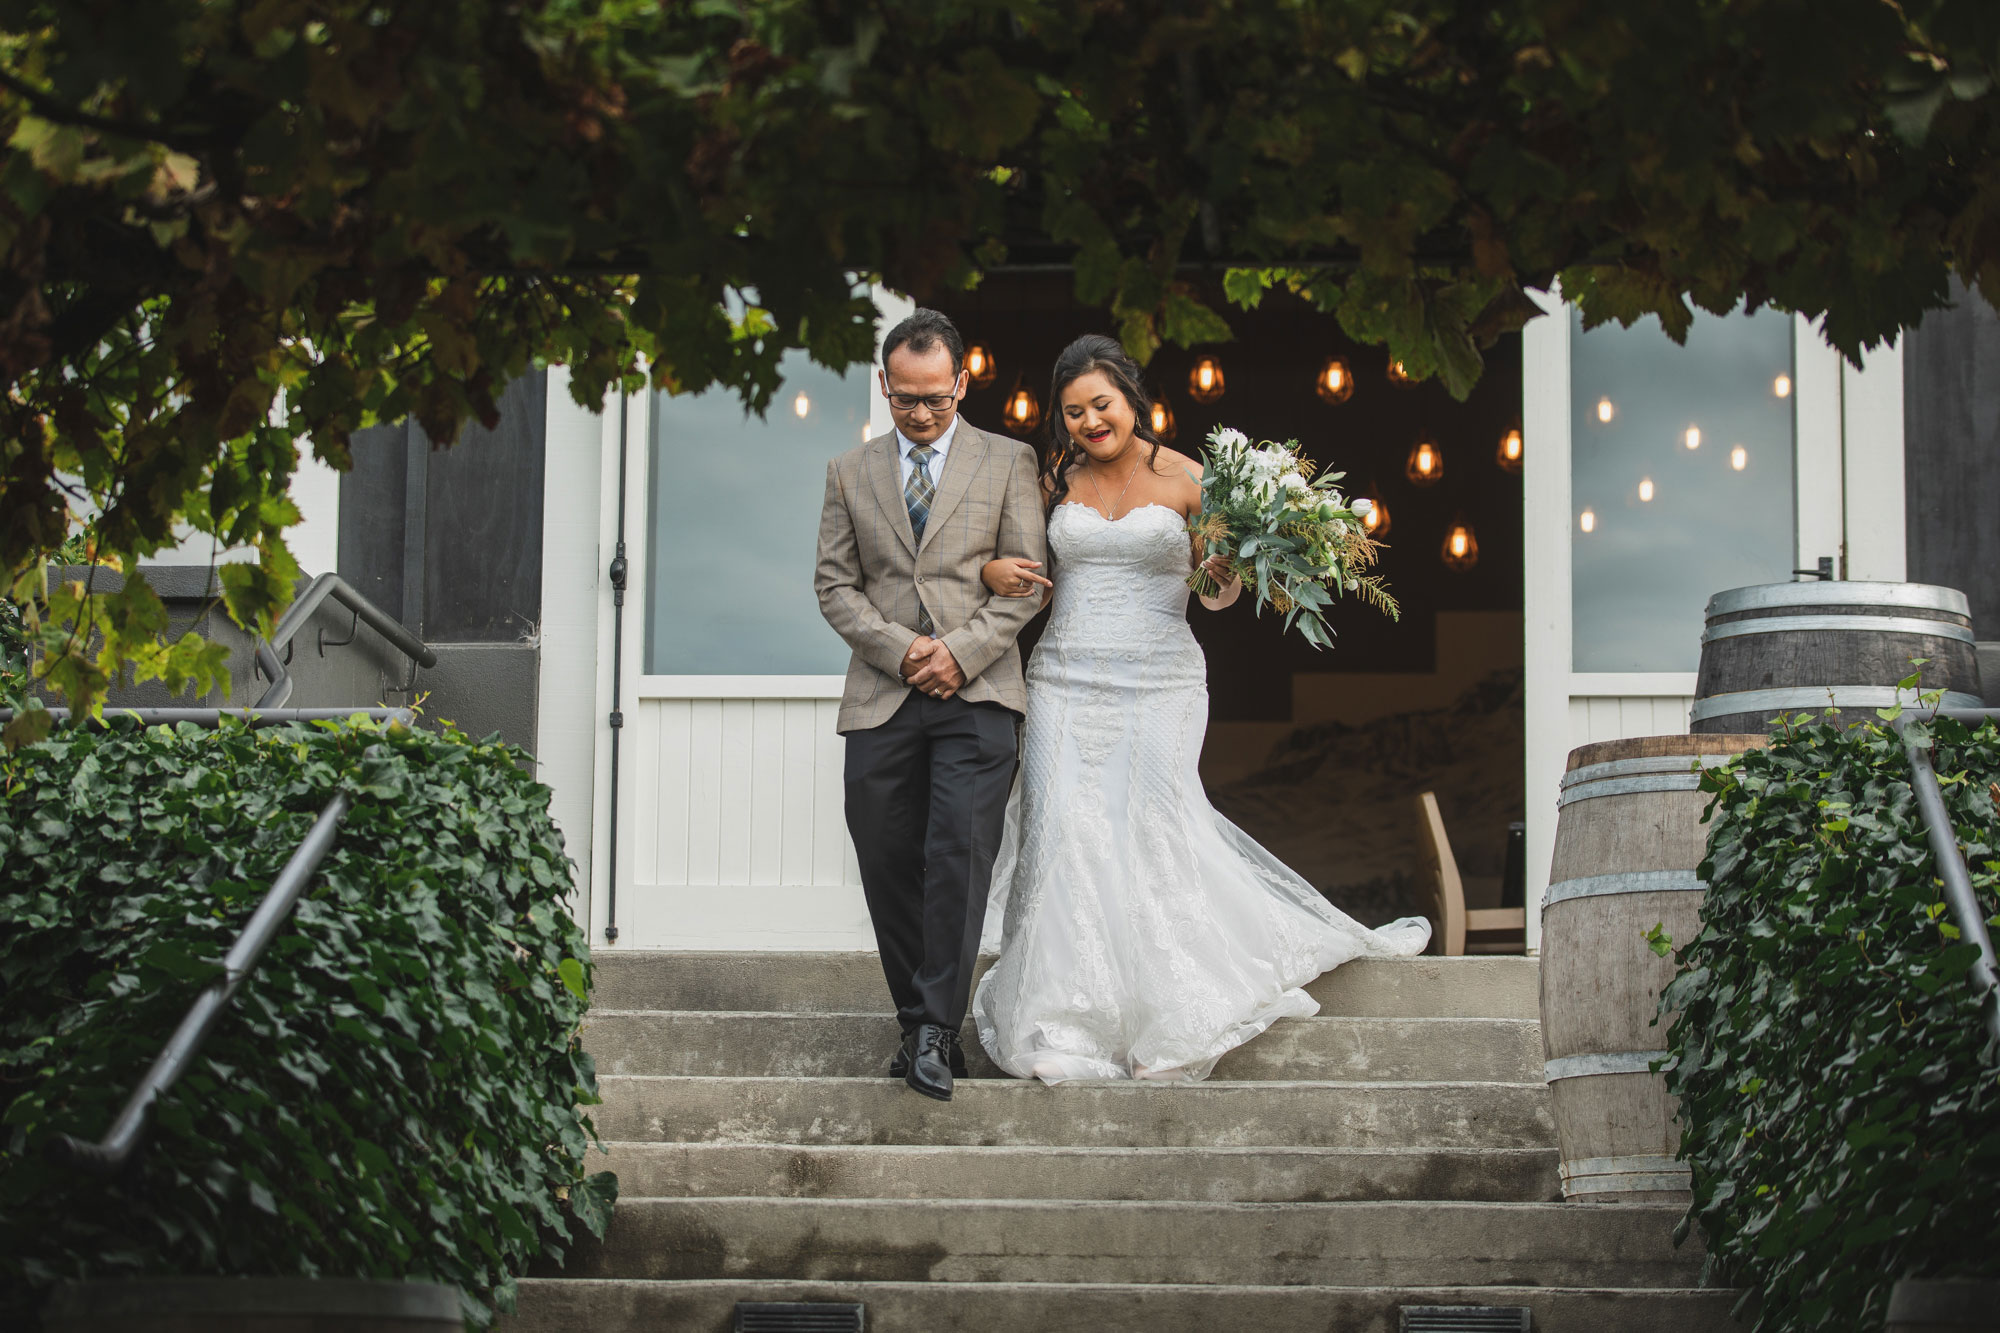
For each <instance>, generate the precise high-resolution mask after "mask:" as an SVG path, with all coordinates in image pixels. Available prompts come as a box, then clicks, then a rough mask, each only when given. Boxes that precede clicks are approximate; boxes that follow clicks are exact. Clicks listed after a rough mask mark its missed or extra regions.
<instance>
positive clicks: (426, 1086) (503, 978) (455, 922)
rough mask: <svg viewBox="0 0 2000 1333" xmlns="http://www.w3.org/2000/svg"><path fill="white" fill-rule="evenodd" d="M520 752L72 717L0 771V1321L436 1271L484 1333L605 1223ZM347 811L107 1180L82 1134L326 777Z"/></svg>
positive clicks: (256, 888)
mask: <svg viewBox="0 0 2000 1333" xmlns="http://www.w3.org/2000/svg"><path fill="white" fill-rule="evenodd" d="M520 757H521V756H520V755H519V753H518V752H517V751H514V750H511V749H509V748H508V747H506V746H504V745H499V744H471V743H468V742H467V741H466V739H465V738H464V737H463V736H459V735H457V734H455V733H449V734H447V735H445V736H442V737H440V736H436V735H431V734H429V733H426V732H422V731H415V730H411V729H409V728H407V727H401V726H392V727H387V728H382V727H376V726H372V725H368V724H365V723H354V724H348V725H342V726H331V725H323V726H318V727H314V728H305V727H287V728H282V729H271V730H263V731H254V732H253V731H250V730H247V729H245V728H244V727H242V726H241V725H236V724H232V725H228V726H226V727H225V728H224V729H223V730H221V731H219V732H217V731H201V730H197V729H195V728H193V727H188V726H183V727H181V728H179V729H177V730H175V729H168V728H165V727H155V728H152V729H150V730H147V729H141V728H139V727H138V726H137V724H136V723H135V722H132V721H130V720H129V719H128V720H118V721H114V722H113V724H112V725H111V727H110V729H109V730H100V731H79V730H66V731H61V732H58V733H57V734H56V735H55V736H53V737H52V738H50V739H49V740H47V741H44V742H41V743H39V744H35V745H31V746H26V747H23V748H22V749H20V750H18V751H16V752H15V753H14V754H12V755H8V756H5V757H0V789H4V792H5V800H4V803H0V1108H4V1113H0V1127H4V1134H5V1137H4V1141H0V1323H6V1322H9V1320H10V1318H18V1317H20V1316H22V1315H23V1314H24V1313H25V1312H26V1311H27V1310H28V1309H30V1308H32V1307H33V1306H34V1305H35V1304H37V1303H38V1302H39V1300H40V1298H41V1294H42V1292H43V1291H44V1289H45V1288H46V1287H47V1286H48V1285H49V1284H50V1283H52V1282H53V1281H55V1280H58V1279H60V1278H64V1277H72V1276H85V1275H94V1276H105V1275H113V1276H115V1275H118V1274H125V1273H132V1274H137V1273H219V1274H303V1275H327V1276H356V1277H411V1278H427V1279H434V1280H438V1281H444V1282H450V1283H455V1284H457V1285H458V1286H459V1287H460V1288H462V1289H463V1290H464V1292H465V1293H466V1313H467V1315H468V1317H469V1318H470V1319H472V1320H473V1321H474V1322H475V1323H476V1324H483V1323H485V1322H486V1321H487V1320H488V1319H489V1318H490V1316H491V1311H492V1309H493V1308H494V1307H498V1308H501V1309H505V1308H509V1307H510V1306H511V1302H512V1296H513V1283H514V1275H515V1274H518V1273H520V1272H522V1271H523V1270H524V1269H525V1268H526V1266H527V1264H528V1262H529V1260H530V1259H531V1258H533V1257H534V1256H536V1255H537V1254H549V1255H551V1256H553V1257H556V1258H560V1256H561V1252H562V1247H563V1246H564V1245H565V1244H566V1243H567V1242H568V1241H569V1240H570V1239H571V1238H572V1237H573V1236H574V1234H575V1231H576V1228H577V1227H578V1226H579V1225H581V1226H582V1227H583V1228H584V1229H585V1230H588V1231H590V1232H592V1233H595V1234H600V1235H601V1234H602V1232H603V1227H604V1223H605V1220H606V1218H607V1216H608V1214H609V1211H610V1206H611V1203H612V1200H613V1199H614V1198H615V1196H616V1191H617V1182H616V1180H615V1178H614V1177H612V1176H610V1175H609V1173H600V1174H598V1175H594V1176H589V1177H586V1176H585V1174H584V1165H585V1160H584V1159H585V1154H586V1152H587V1151H588V1150H589V1148H590V1145H591V1143H592V1142H593V1141H594V1139H595V1131H594V1130H593V1129H592V1127H591V1125H590V1122H589V1121H588V1120H587V1119H585V1118H583V1117H582V1116H580V1115H579V1113H578V1111H577V1109H576V1108H577V1105H578V1104H579V1103H586V1104H588V1103H592V1102H595V1101H596V1100H597V1098H596V1091H595V1089H596V1080H595V1077H594V1074H593V1072H592V1068H591V1063H590V1059H589V1057H588V1056H587V1055H585V1054H584V1053H583V1051H582V1050H581V1048H580V1047H579V1045H578V1042H577V1036H576V1034H577V1028H578V1023H579V1020H580V1019H581V1017H582V1014H583V1011H584V1009H585V1006H586V986H587V984H588V979H589V975H590V965H589V961H588V951H587V949H586V945H585V941H584V936H583V934H582V932H581V931H580V930H579V929H578V928H577V927H576V925H575V924H574V923H573V922H572V921H571V919H570V917H569V915H568V913H567V912H566V911H565V910H564V908H563V903H562V899H563V896H564V894H565V892H566V891H567V889H568V885H569V867H568V863H567V862H566V861H565V859H564V856H563V851H562V839H561V835H560V834H559V833H558V831H557V830H556V828H555V826H554V824H553V823H552V822H551V821H550V818H549V813H548V791H547V789H546V788H544V787H541V786H539V785H538V784H536V783H535V782H534V781H533V780H531V779H530V778H528V777H527V776H526V775H525V774H524V772H523V770H522V769H521V768H520V767H519V766H518V764H517V761H518V760H519V758H520ZM342 789H345V790H346V791H348V792H350V793H352V794H353V796H354V797H355V800H356V804H355V807H354V810H353V812H352V813H351V814H350V815H349V816H348V818H347V821H346V823H345V825H344V826H343V827H342V829H341V831H340V834H339V836H338V838H337V839H336V841H335V843H334V846H333V850H332V852H331V853H330V854H329V855H328V857H327V859H326V860H325V862H324V863H323V864H322V866H321V868H320V872H319V875H318V876H317V878H316V879H315V881H314V887H313V888H312V889H310V890H309V892H308V894H307V896H306V897H305V898H304V899H303V900H302V901H301V902H300V903H299V905H298V909H297V912H296V914H295V916H294V917H293V919H292V921H291V922H290V924H289V925H288V926H287V927H286V928H285V930H284V932H283V933H282V934H281V935H280V936H279V937H278V938H277V939H276V940H275V941H274V942H273V944H272V946H271V948H270V949H269V951H267V952H266V953H265V955H264V958H263V961H262V962H261V964H260V965H259V967H258V968H257V969H256V970H255V972H254V973H253V974H252V977H251V979H250V980H249V981H248V982H246V983H245V985H244V986H243V988H242V989H241V990H240V991H239V992H238V993H237V996H236V999H235V1002H234V1004H233V1006H232V1009H231V1011H230V1013H229V1015H228V1016H227V1017H225V1019H224V1020H223V1022H222V1023H221V1024H220V1026H219V1027H218V1028H217V1029H216V1031H215V1033H214V1035H213V1036H212V1038H211V1039H210V1041H209V1044H208V1046H207V1048H206V1051H205V1053H204V1055H203V1056H202V1057H201V1058H200V1059H198V1060H197V1061H196V1062H195V1064H194V1065H193V1066H192V1067H191V1068H190V1070H189V1071H188V1073H187V1074H186V1075H185V1076H184V1077H183V1078H182V1080H181V1081H180V1083H179V1084H178V1085H177V1086H176V1087H175V1088H174V1089H173V1090H172V1091H171V1092H169V1093H168V1095H167V1096H166V1097H165V1098H164V1099H163V1100H162V1101H161V1102H160V1103H159V1104H158V1106H157V1108H156V1113H155V1116H154V1119H153V1127H152V1131H151V1135H150V1138H149V1140H148V1142H147V1143H146V1144H145V1145H144V1146H143V1147H142V1148H141V1149H140V1152H139V1154H138V1156H137V1158H136V1160H135V1162H134V1164H133V1166H132V1168H131V1169H130V1170H129V1171H128V1172H127V1173H126V1174H125V1175H124V1176H122V1177H121V1178H120V1179H118V1180H117V1181H115V1182H105V1181H100V1180H97V1179H94V1178H91V1177H88V1176H81V1175H78V1174H76V1173H74V1172H72V1171H70V1170H67V1169H65V1168H63V1167H60V1166H57V1165H55V1164H53V1163H50V1162H48V1161H46V1160H45V1159H44V1157H43V1155H42V1151H43V1146H44V1144H45V1143H46V1142H47V1140H48V1139H49V1138H50V1137H51V1136H52V1135H54V1134H55V1133H58V1132H64V1131H67V1132H73V1133H78V1134H80V1135H82V1136H85V1137H96V1136H98V1135H100V1134H101V1133H103V1132H104V1130H105V1129H106V1128H107V1127H108V1126H109V1124H110V1122H111V1119H112V1117H113V1116H114V1115H115V1114H116V1113H117V1110H118V1107H119V1105H120V1104H121V1103H122V1101H123V1099H124V1098H125V1096H126V1095H127V1093H128V1092H129V1091H130V1089H131V1088H132V1087H133V1085H134V1083H135V1082H136V1080H137V1079H138V1078H139V1076H140V1074H141V1073H142V1072H143V1071H144V1070H145V1068H146V1067H147V1066H148V1065H149V1064H150V1062H151V1061H152V1059H153V1057H154V1056H155V1055H156V1054H157V1053H158V1051H159V1049H160V1047H161V1044H162V1043H163V1041H164V1040H165V1039H166V1037H167V1035H168V1033H169V1032H171V1031H172V1029H173V1028H174V1026H175V1025H176V1024H177V1023H178V1022H179V1020H180V1018H181V1016H182V1015H183V1013H184V1012H185V1011H186V1009H187V1006H188V1004H189V1002H190V1001H191V1000H192V999H193V998H194V996H195V994H196V993H197V991H198V990H199V989H200V987H201V986H202V985H203V984H205V983H206V982H207V981H208V980H209V979H210V978H212V977H213V976H214V975H215V974H216V971H217V966H216V964H217V961H218V960H219V959H220V958H221V957H222V955H223V954H224V952H225V951H226V950H227V949H228V947H229V945H230V944H231V943H232V942H233V941H234V939H235V938H236V936H237V934H238V933H239V931H240V930H241V928H242V926H243V924H244V922H245V921H246V920H247V919H248V917H249V914H250V912H251V910H252V909H253V908H254V907H255V906H256V904H257V902H258V900H259V899H260V898H261V897H262V895H263V893H264V891H265V890H266V889H267V888H268V887H269V885H270V882H271V880H272V879H273V877H274V876H275V875H276V873H277V871H278V869H279V868H280V867H281V866H282V865H283V864H284V862H285V860H286V859H287V857H288V856H289V855H290V854H291V852H292V850H293V849H294V848H295V847H296V846H297V844H298V842H299V840H300V839H301V837H303V835H304V834H305V832H306V830H307V829H308V828H309V827H310V826H311V824H312V822H313V820H314V819H315V817H316V816H317V815H318V813H319V811H320V810H321V808H322V807H323V806H324V805H325V804H326V802H327V801H328V799H329V798H330V797H331V796H332V795H333V794H334V793H335V792H336V791H338V790H342Z"/></svg>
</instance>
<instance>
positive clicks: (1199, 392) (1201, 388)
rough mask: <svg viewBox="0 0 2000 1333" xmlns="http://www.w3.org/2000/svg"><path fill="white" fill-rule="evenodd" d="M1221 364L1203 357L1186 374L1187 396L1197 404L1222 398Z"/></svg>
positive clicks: (1208, 357)
mask: <svg viewBox="0 0 2000 1333" xmlns="http://www.w3.org/2000/svg"><path fill="white" fill-rule="evenodd" d="M1222 389H1223V383H1222V363H1221V362H1220V361H1217V360H1216V359H1215V358H1214V357H1212V356H1205V357H1203V358H1202V359H1201V360H1199V361H1197V362H1195V363H1194V369H1192V370H1190V371H1189V372H1188V396H1189V397H1191V398H1193V399H1194V400H1195V401H1196V402H1197V403H1212V402H1214V401H1215V400H1216V399H1218V398H1220V397H1222Z"/></svg>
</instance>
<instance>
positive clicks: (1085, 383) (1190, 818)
mask: <svg viewBox="0 0 2000 1333" xmlns="http://www.w3.org/2000/svg"><path fill="white" fill-rule="evenodd" d="M1050 401H1051V402H1052V403H1055V404H1056V405H1057V406H1058V411H1057V412H1055V413H1054V414H1052V420H1051V422H1050V427H1049V434H1050V437H1051V438H1050V440H1049V444H1048V449H1047V452H1046V455H1045V457H1044V460H1043V464H1042V489H1043V494H1044V498H1045V499H1046V500H1047V502H1048V513H1049V550H1050V553H1051V557H1050V558H1051V561H1052V562H1053V563H1052V566H1051V572H1052V573H1054V574H1055V575H1056V576H1057V577H1056V579H1055V580H1054V581H1053V582H1052V581H1051V580H1050V579H1047V578H1044V577H1042V575H1040V574H1038V573H1036V572H1035V571H1036V570H1037V569H1039V568H1040V566H1039V565H1037V564H1035V563H1034V562H1032V561H1027V560H1021V559H1017V558H1002V559H999V560H995V561H993V562H991V563H990V564H988V565H987V566H986V568H985V570H984V572H983V574H982V577H983V578H984V580H985V582H986V584H987V586H988V587H989V588H991V589H992V590H993V591H994V592H996V593H999V594H1000V595H1003V596H1009V597H1026V596H1031V595H1035V594H1037V593H1041V595H1044V596H1047V595H1049V594H1048V593H1047V592H1044V591H1043V590H1044V589H1052V590H1053V596H1054V609H1053V610H1052V612H1051V613H1050V616H1049V623H1048V628H1047V629H1046V630H1045V631H1044V633H1043V635H1042V639H1041V642H1040V644H1039V645H1037V647H1036V649H1035V653H1034V657H1033V660H1032V661H1031V662H1030V664H1029V667H1028V716H1027V729H1026V740H1025V749H1024V757H1023V766H1022V770H1021V781H1020V783H1019V785H1018V786H1017V788H1016V791H1015V799H1014V803H1013V804H1012V805H1011V806H1010V807H1009V810H1008V815H1007V831H1006V834H1005V836H1004V838H1003V841H1002V846H1001V852H1000V857H999V860H998V862H997V863H996V864H995V866H994V870H993V900H992V903H991V905H990V906H989V908H988V912H987V918H986V919H987V923H988V929H989V931H990V930H992V929H993V927H994V923H996V922H999V923H1004V924H1002V926H1001V942H1000V957H999V960H998V961H997V962H996V963H995V964H994V965H993V967H992V969H991V970H990V971H989V972H988V973H987V974H986V976H985V978H984V980H982V981H981V982H980V985H979V990H978V993H977V995H976V996H975V997H974V999H973V1005H972V1007H973V1014H974V1017H975V1019H976V1021H977V1022H978V1025H979V1040H980V1042H981V1044H982V1045H983V1046H984V1047H985V1048H986V1051H987V1054H989V1055H991V1056H992V1057H993V1059H994V1061H995V1062H996V1063H998V1064H999V1065H1000V1067H1001V1068H1003V1069H1005V1070H1007V1071H1008V1072H1009V1073H1011V1074H1013V1075H1015V1076H1016V1077H1020V1078H1027V1077H1031V1076H1032V1077H1035V1078H1039V1079H1042V1080H1044V1081H1045V1082H1049V1083H1059V1082H1062V1081H1064V1080H1066V1079H1122V1078H1142V1079H1155V1080H1160V1081H1166V1082H1192V1081H1194V1080H1197V1079H1201V1078H1205V1077H1206V1076H1207V1075H1208V1073H1209V1071H1210V1070H1211V1069H1213V1068H1214V1067H1215V1062H1216V1060H1217V1059H1218V1058H1220V1057H1221V1056H1222V1055H1223V1053H1224V1052H1226V1051H1228V1050H1230V1049H1232V1048H1233V1047H1236V1046H1240V1045H1241V1044H1243V1043H1244V1042H1246V1041H1248V1040H1250V1039H1251V1038H1252V1037H1254V1036H1256V1035H1257V1034H1258V1033H1260V1032H1262V1031H1263V1030H1264V1029H1265V1028H1268V1027H1269V1026H1271V1024H1273V1023H1275V1022H1276V1021H1277V1020H1279V1019H1280V1018H1288V1017H1303V1016H1306V1015H1310V1014H1314V1013H1317V1012H1318V1011H1319V1003H1318V1001H1316V1000H1314V999H1313V998H1312V997H1311V996H1309V995H1307V994H1306V992H1305V990H1304V989H1303V987H1304V986H1305V984H1306V983H1307V982H1309V981H1311V980H1312V979H1313V978H1314V977H1316V976H1318V975H1319V974H1320V973H1322V972H1325V971H1327V970H1329V969H1331V968H1334V967H1338V966H1339V965H1340V964H1342V963H1344V962H1346V961H1348V960H1349V959H1351V958H1357V957H1363V956H1367V957H1401V956H1406V955H1411V954H1417V953H1421V952H1422V951H1423V948H1424V946H1425V944H1426V943H1427V942H1428V941H1429V939H1430V923H1429V922H1427V921H1425V920H1423V919H1422V918H1420V917H1405V918H1403V919H1401V920H1398V921H1394V922H1391V923H1390V924H1389V925H1387V926H1384V927H1383V928H1382V929H1380V930H1369V929H1368V928H1367V927H1365V926H1363V925H1361V924H1360V923H1358V922H1356V921H1355V920H1354V919H1353V918H1351V917H1349V916H1347V915H1346V914H1345V913H1343V912H1341V911H1340V910H1339V909H1337V908H1335V907H1334V906H1332V904H1330V903H1328V902H1327V901H1326V899H1325V898H1323V897H1321V896H1320V894H1319V892H1318V890H1316V889H1314V888H1313V886H1312V885H1311V884H1309V883H1307V882H1306V881H1305V880H1304V879H1302V878H1301V877H1300V876H1298V875H1297V874H1295V873H1294V872H1293V871H1292V870H1291V869H1289V868H1288V867H1287V866H1285V865H1284V863H1282V862H1281V861H1279V860H1278V859H1277V858H1276V857H1274V856H1272V855H1271V854H1270V853H1269V852H1267V851H1265V850H1264V849H1263V848H1262V847H1260V846H1259V845H1257V843H1255V842H1254V841H1252V840H1251V839H1250V838H1249V837H1248V836H1247V835H1246V834H1244V833H1243V831H1242V830H1240V829H1238V828H1237V827H1236V826H1235V825H1233V824H1231V823H1230V822H1229V821H1228V820H1226V819H1224V818H1223V817H1222V816H1221V815H1220V814H1218V813H1216V811H1215V809H1214V807H1213V806H1211V805H1210V804H1209V803H1208V798H1207V796H1206V794H1205V793H1204V792H1203V791H1202V786H1201V779H1200V777H1199V775H1198V773H1197V772H1196V763H1197V761H1198V759H1199V758H1200V755H1201V743H1202V736H1203V733H1204V732H1205V731H1206V729H1207V725H1208V682H1207V663H1206V660H1205V659H1204V658H1203V657H1202V652H1201V648H1200V646H1199V645H1197V644H1196V643H1195V639H1194V635H1193V634H1192V633H1191V632H1190V631H1189V629H1188V624H1187V599H1188V588H1187V583H1186V579H1187V575H1188V573H1189V572H1190V570H1191V569H1192V568H1193V562H1194V560H1195V559H1197V558H1198V557H1199V554H1200V553H1199V552H1198V551H1193V550H1191V540H1190V538H1189V536H1188V519H1189V518H1190V516H1192V515H1193V514H1195V513H1196V512H1198V511H1199V510H1200V508H1201V490H1200V488H1199V487H1198V486H1197V485H1196V483H1195V480H1194V478H1195V477H1197V476H1199V475H1200V472H1201V465H1200V464H1199V463H1198V462H1196V461H1195V460H1193V459H1191V458H1188V457H1186V456H1185V455H1183V454H1180V453H1177V452H1175V451H1174V450H1172V449H1169V448H1166V447H1165V446H1164V445H1163V444H1162V443H1161V442H1160V440H1159V438H1158V437H1157V436H1156V435H1155V434H1154V433H1153V431H1152V429H1151V424H1150V423H1151V406H1152V405H1151V403H1150V402H1149V401H1148V399H1147V397H1146V393H1145V390H1144V389H1142V388H1141V387H1140V383H1139V369H1138V367H1137V366H1136V365H1134V364H1133V362H1132V361H1131V359H1130V358H1128V357H1127V356H1126V355H1125V353H1124V352H1123V350H1122V349H1121V348H1120V347H1119V346H1118V344H1117V343H1115V342H1113V341H1112V340H1111V339H1109V338H1106V337H1102V336H1098V335H1087V336H1085V337H1082V338H1078V339H1077V340H1076V341H1075V342H1073V343H1071V344H1070V345H1069V347H1068V348H1066V349H1065V350H1064V352H1063V354H1062V356H1061V358H1060V359H1058V360H1057V362H1056V368H1055V380H1054V385H1053V387H1052V389H1051V391H1050ZM1191 474H1192V475H1191ZM1223 566H1224V562H1223V561H1222V560H1221V558H1220V557H1217V558H1216V559H1215V560H1214V561H1212V562H1211V566H1210V567H1211V569H1212V571H1213V572H1214V573H1215V574H1216V575H1217V577H1218V578H1227V577H1228V570H1227V569H1226V568H1224V567H1223ZM1241 591H1242V585H1241V583H1240V582H1238V581H1235V580H1231V581H1230V582H1229V583H1227V584H1226V585H1225V586H1224V587H1223V589H1222V591H1221V592H1220V594H1219V595H1218V596H1216V597H1215V598H1213V599H1211V598H1207V597H1204V598H1202V599H1201V600H1202V602H1203V604H1204V605H1205V606H1207V607H1209V608H1210V609H1211V610H1220V609H1222V608H1223V607H1226V606H1228V605H1229V604H1230V603H1232V602H1234V601H1235V600H1236V597H1237V595H1238V594H1239V593H1240V592H1241Z"/></svg>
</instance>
